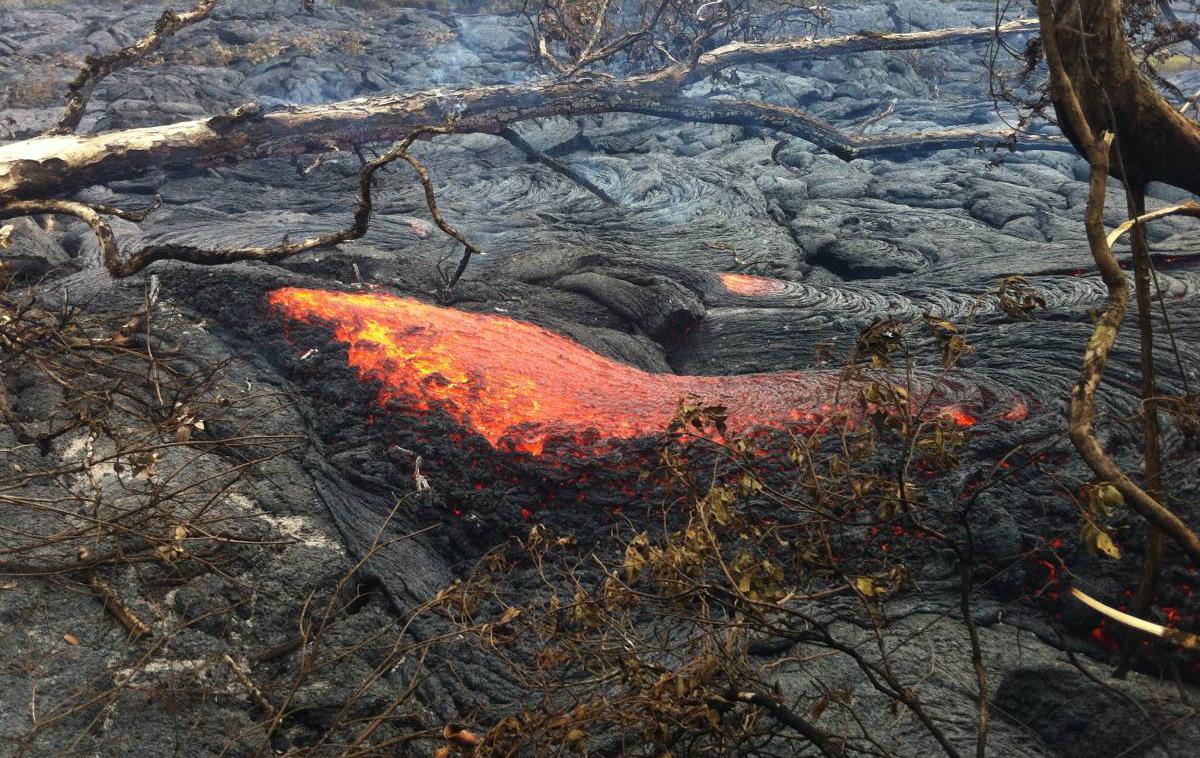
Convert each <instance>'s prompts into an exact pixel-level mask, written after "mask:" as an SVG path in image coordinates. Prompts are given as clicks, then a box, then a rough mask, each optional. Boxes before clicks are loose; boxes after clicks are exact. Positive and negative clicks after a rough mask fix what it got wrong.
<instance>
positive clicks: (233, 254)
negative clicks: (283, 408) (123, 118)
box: [0, 125, 480, 287]
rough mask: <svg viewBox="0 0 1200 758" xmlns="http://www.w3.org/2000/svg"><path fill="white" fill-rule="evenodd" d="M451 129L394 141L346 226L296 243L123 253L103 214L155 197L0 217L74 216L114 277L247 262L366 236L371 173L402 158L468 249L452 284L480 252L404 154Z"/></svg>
mask: <svg viewBox="0 0 1200 758" xmlns="http://www.w3.org/2000/svg"><path fill="white" fill-rule="evenodd" d="M453 128H454V127H453V126H452V125H449V126H440V127H431V126H425V127H420V128H418V129H415V130H414V131H412V132H411V133H410V134H409V135H408V136H407V137H405V138H404V139H402V140H400V141H399V142H397V143H396V144H395V145H393V146H392V147H391V148H390V149H389V150H388V151H387V152H385V153H384V154H382V155H380V156H379V157H378V158H375V159H374V160H371V161H368V162H367V163H366V164H365V165H364V166H363V168H362V170H361V171H360V172H359V187H358V200H357V206H356V209H355V212H354V220H353V222H352V223H351V224H350V226H348V227H347V228H345V229H340V230H338V231H334V232H329V233H327V234H321V235H317V236H314V237H308V238H306V239H303V240H300V241H297V242H291V241H289V240H288V239H287V238H286V237H285V238H284V240H283V241H282V242H280V243H279V244H278V245H270V246H251V247H240V248H229V249H224V250H209V249H204V248H197V247H191V246H185V245H155V246H151V247H145V248H142V249H141V250H138V251H136V252H134V253H131V254H129V255H128V256H123V255H122V253H121V251H120V249H119V247H118V245H117V239H116V236H115V235H114V234H113V232H112V227H111V226H109V224H108V222H107V221H105V220H104V216H116V217H118V218H122V219H126V220H128V221H135V222H138V221H142V220H144V219H145V218H146V216H148V215H149V213H150V212H152V211H153V210H154V209H155V208H157V207H158V206H159V203H160V202H161V200H159V199H157V198H156V200H155V204H154V205H153V206H151V207H150V208H147V209H145V210H142V211H136V212H134V211H125V210H122V209H119V208H113V207H111V206H106V205H88V204H86V203H80V202H76V201H73V200H14V201H11V202H8V203H0V220H2V219H7V218H17V217H20V216H32V215H38V214H55V215H65V216H74V217H75V218H78V219H79V220H81V221H83V222H84V223H85V224H87V225H88V227H89V228H91V230H92V233H93V234H94V235H95V237H96V241H97V244H98V245H99V247H100V256H101V262H102V263H103V264H104V267H105V268H106V269H107V270H108V271H109V273H110V274H112V275H113V276H115V277H124V276H129V275H131V274H134V273H137V272H138V271H141V270H142V269H144V268H145V267H146V266H149V265H150V264H151V263H154V262H155V261H160V260H178V261H185V262H187V263H195V264H198V265H218V264H222V263H232V262H234V261H245V260H257V261H265V262H274V261H278V260H282V259H284V258H288V257H291V256H293V255H297V254H298V253H303V252H307V251H309V250H315V249H318V248H324V247H330V246H332V245H336V244H339V243H342V242H348V241H350V240H355V239H358V238H360V237H362V236H363V235H364V234H366V233H367V229H368V227H369V226H370V222H371V214H372V212H373V210H374V205H373V202H372V185H373V180H374V177H375V173H376V172H377V171H378V170H379V169H381V168H383V167H384V166H386V165H388V164H389V163H392V162H393V161H395V160H397V159H401V158H402V159H404V160H405V161H407V162H408V163H409V165H411V166H412V167H413V168H414V169H415V170H416V171H417V174H418V176H419V177H420V179H421V184H422V186H423V187H424V188H425V199H426V203H427V204H428V205H429V211H430V213H431V214H432V216H433V219H434V222H435V223H437V225H438V228H440V229H441V230H442V231H443V232H445V233H446V234H447V235H449V236H450V237H453V238H454V239H455V240H457V241H458V242H460V243H462V245H463V247H464V248H465V249H466V251H465V252H464V254H463V258H462V260H461V261H460V263H459V266H458V269H457V270H456V272H455V274H454V276H452V277H450V278H449V279H448V280H447V286H448V287H453V286H454V284H455V283H456V282H457V281H458V279H459V278H460V277H461V276H462V272H463V271H464V270H465V269H466V265H467V262H468V261H469V260H470V258H471V256H472V255H475V254H480V251H479V249H478V248H477V247H475V246H474V245H472V244H471V243H470V242H468V241H467V240H466V239H465V238H464V237H463V235H462V234H460V233H459V232H458V231H457V230H456V229H454V227H452V226H450V225H449V224H447V223H446V222H445V221H444V220H443V219H442V217H441V213H440V212H439V211H438V207H437V202H436V201H435V199H434V196H433V186H432V184H431V183H430V180H429V173H428V172H427V171H426V170H425V168H424V166H422V165H421V164H420V163H419V162H417V161H416V159H414V158H412V156H410V155H408V149H409V148H410V147H412V144H413V143H414V142H415V141H416V140H417V139H419V138H420V137H423V136H430V135H435V134H448V133H450V132H451V131H453Z"/></svg>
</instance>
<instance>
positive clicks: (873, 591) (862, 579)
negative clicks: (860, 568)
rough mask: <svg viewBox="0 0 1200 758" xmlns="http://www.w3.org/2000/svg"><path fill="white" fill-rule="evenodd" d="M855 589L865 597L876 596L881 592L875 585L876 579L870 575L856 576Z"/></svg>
mask: <svg viewBox="0 0 1200 758" xmlns="http://www.w3.org/2000/svg"><path fill="white" fill-rule="evenodd" d="M854 589H856V590H858V594H860V595H862V596H863V597H875V596H876V595H877V594H879V588H878V587H877V586H875V580H874V579H872V578H871V577H869V576H859V577H855V579H854Z"/></svg>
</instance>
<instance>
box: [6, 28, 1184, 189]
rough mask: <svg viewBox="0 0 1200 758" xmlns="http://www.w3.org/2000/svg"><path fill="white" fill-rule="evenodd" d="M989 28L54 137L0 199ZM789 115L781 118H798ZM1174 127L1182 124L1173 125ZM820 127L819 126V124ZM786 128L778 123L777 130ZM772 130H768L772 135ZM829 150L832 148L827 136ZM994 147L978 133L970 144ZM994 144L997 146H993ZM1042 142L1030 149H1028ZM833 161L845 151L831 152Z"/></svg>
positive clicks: (577, 104)
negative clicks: (621, 75) (620, 74)
mask: <svg viewBox="0 0 1200 758" xmlns="http://www.w3.org/2000/svg"><path fill="white" fill-rule="evenodd" d="M1032 28H1033V24H1032V23H1031V22H1029V21H1015V22H1012V23H1010V24H1006V25H1003V26H1001V27H1000V29H999V33H1000V34H1016V33H1026V32H1029V31H1031V30H1032ZM996 33H997V30H995V29H975V28H972V29H944V30H939V31H936V32H918V33H912V34H881V35H873V34H859V35H852V36H849V37H836V38H831V39H822V40H796V41H792V42H786V43H772V44H746V43H737V44H732V45H726V46H724V47H721V48H718V49H716V50H713V51H710V52H708V53H705V54H703V55H701V56H700V57H699V59H698V61H697V62H696V65H694V66H689V65H687V64H679V65H675V66H671V67H668V68H665V69H663V70H661V71H656V72H654V73H651V74H645V75H640V76H632V77H629V78H626V79H610V78H605V77H591V78H588V77H577V78H573V79H568V80H566V81H558V82H549V83H545V82H537V83H528V84H519V85H500V86H489V87H473V88H467V89H462V90H453V91H447V90H430V91H424V92H417V93H412V94H409V95H384V96H378V97H369V98H356V99H353V100H346V101H342V102H337V103H329V104H326V105H319V106H304V107H292V108H286V109H282V110H277V111H272V112H268V113H264V112H262V111H261V110H260V109H258V108H257V107H254V106H243V107H242V108H238V109H235V110H234V111H232V112H230V113H229V114H226V115H222V116H216V117H212V118H208V119H200V120H194V121H185V122H181V123H177V124H171V125H167V126H156V127H146V128H140V129H129V130H124V131H116V132H107V133H102V134H94V135H55V136H44V137H38V138H34V139H30V140H26V141H23V142H16V143H11V144H8V145H4V146H0V198H4V199H11V200H17V199H26V198H45V197H55V196H62V195H64V194H67V193H70V192H72V191H75V190H78V189H81V188H83V187H86V186H90V185H92V184H98V183H103V182H108V181H112V180H115V179H122V178H129V177H133V176H137V175H139V174H141V173H143V172H145V171H148V170H151V169H157V168H163V167H195V166H203V165H209V164H212V163H216V162H218V161H221V162H226V163H227V162H231V161H245V160H252V159H255V158H263V157H267V156H271V155H296V154H302V153H311V152H326V151H328V150H329V149H330V144H331V143H333V144H337V145H339V146H351V145H361V144H365V143H370V142H387V141H391V140H394V139H398V138H400V137H402V136H403V135H405V134H408V133H409V132H410V131H412V130H413V129H415V128H418V127H420V126H421V125H422V124H429V123H440V122H443V121H446V120H447V117H448V116H453V117H454V119H455V131H457V132H487V133H492V134H498V133H499V132H500V131H501V130H502V129H503V128H504V127H505V126H508V125H509V124H513V123H517V122H520V121H525V120H529V119H535V118H544V117H549V116H569V115H581V114H598V113H613V112H626V113H630V112H632V113H656V114H657V115H662V116H664V117H666V118H676V119H688V118H692V117H694V116H696V115H697V114H699V113H703V112H704V111H703V110H699V111H696V112H678V111H677V110H676V109H675V108H672V107H668V106H665V105H664V101H670V100H672V99H675V98H677V96H678V93H679V90H680V88H681V87H683V86H684V85H686V84H688V83H689V82H692V81H696V80H698V79H701V78H703V77H704V76H707V75H710V74H712V73H714V72H716V71H718V70H721V69H723V68H728V67H729V66H734V65H741V64H748V63H775V62H787V61H796V60H805V59H817V58H827V57H830V56H833V55H837V54H841V53H853V52H861V51H867V50H910V49H915V48H921V47H929V46H932V45H944V44H964V43H971V42H980V41H984V40H987V39H991V38H992V36H993V35H994V34H996ZM697 102H707V103H708V106H707V107H708V108H709V111H708V112H709V113H710V114H712V115H710V117H709V118H707V119H705V120H709V121H714V122H715V121H721V119H720V118H719V117H718V115H716V114H719V112H720V111H721V110H722V109H728V108H729V107H730V106H728V105H727V104H722V103H720V102H719V101H697ZM748 108H749V110H750V111H752V112H757V113H758V114H759V117H760V118H762V119H764V120H766V121H770V122H773V123H776V124H779V123H782V122H783V121H785V120H786V119H785V118H784V113H783V111H777V110H773V109H774V108H777V106H769V105H767V104H761V105H752V106H748ZM745 110H746V109H742V111H743V112H740V113H735V114H730V115H728V116H726V118H729V119H731V121H730V122H731V123H747V122H749V120H748V116H747V114H746V113H745ZM784 110H789V112H790V113H791V114H795V113H800V112H799V111H795V110H790V109H784ZM1180 118H1181V119H1182V117H1180ZM822 123H823V122H822ZM784 125H786V124H784ZM774 128H778V126H775V127H774ZM793 129H794V131H797V132H799V131H807V132H811V133H813V134H815V135H820V132H821V127H818V126H815V125H814V124H813V123H812V122H808V121H805V122H804V123H801V124H798V125H796V126H795V127H793ZM946 139H947V138H946V135H945V134H942V135H934V136H933V137H931V139H930V140H928V141H927V142H925V143H924V144H925V145H926V149H940V148H941V147H943V146H947V145H953V146H963V144H964V142H969V141H970V138H968V137H966V136H965V134H958V135H957V136H956V138H955V141H951V142H947V141H944V140H946ZM824 140H825V142H827V143H829V144H834V145H838V144H841V142H842V141H840V140H837V139H833V138H832V136H828V137H825V138H824ZM992 140H993V136H992V135H987V136H985V137H983V138H982V139H981V140H977V141H976V142H975V143H973V144H977V143H978V141H983V142H985V143H987V142H990V141H992ZM997 141H998V139H997ZM917 144H918V140H917V138H916V137H915V136H914V137H912V138H907V141H906V142H905V144H904V145H902V146H894V145H889V144H884V143H882V142H881V143H877V144H873V145H872V146H870V149H868V148H866V147H864V148H863V149H860V150H858V152H854V151H853V150H851V151H850V154H853V155H854V156H855V157H862V156H865V155H883V154H887V153H889V152H891V153H905V152H910V151H911V150H912V149H913V147H914V146H915V145H917ZM1045 144H1052V143H1048V142H1040V141H1039V142H1038V143H1037V145H1038V146H1042V145H1045ZM851 146H852V147H853V144H852V145H851ZM842 152H843V154H846V153H847V150H845V149H843V150H842Z"/></svg>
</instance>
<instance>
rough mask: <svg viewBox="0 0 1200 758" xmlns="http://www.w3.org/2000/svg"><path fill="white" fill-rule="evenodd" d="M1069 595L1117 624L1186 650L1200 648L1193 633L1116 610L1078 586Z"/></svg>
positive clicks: (1198, 639)
mask: <svg viewBox="0 0 1200 758" xmlns="http://www.w3.org/2000/svg"><path fill="white" fill-rule="evenodd" d="M1071 595H1072V596H1074V597H1075V599H1076V600H1078V601H1079V602H1081V603H1083V604H1084V605H1086V606H1088V607H1089V608H1091V609H1092V610H1094V611H1096V612H1098V613H1100V614H1102V615H1104V616H1107V617H1108V618H1110V619H1112V620H1113V621H1116V622H1117V623H1118V624H1124V625H1125V626H1127V627H1129V628H1130V629H1136V630H1138V631H1139V632H1145V633H1146V634H1152V635H1154V636H1155V637H1161V638H1162V639H1164V640H1167V641H1168V642H1173V643H1175V644H1176V645H1179V646H1180V647H1182V648H1185V649H1187V650H1200V637H1198V636H1196V635H1194V634H1190V633H1188V632H1185V631H1182V630H1179V629H1170V628H1168V627H1165V626H1163V625H1162V624H1155V623H1154V622H1152V621H1146V620H1145V619H1140V618H1138V617H1137V616H1130V615H1129V614H1128V613H1124V612H1122V611H1118V610H1117V609H1116V608H1113V607H1112V606H1108V605H1105V604H1104V603H1101V602H1100V601H1099V600H1097V599H1095V598H1094V597H1091V596H1090V595H1088V594H1087V593H1085V592H1084V591H1083V590H1081V589H1079V588H1078V587H1072V588H1071Z"/></svg>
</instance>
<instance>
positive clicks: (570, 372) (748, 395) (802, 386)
mask: <svg viewBox="0 0 1200 758" xmlns="http://www.w3.org/2000/svg"><path fill="white" fill-rule="evenodd" d="M268 301H269V302H270V304H271V305H272V306H273V307H275V308H277V309H278V310H279V311H281V312H282V313H283V314H285V315H286V316H287V317H289V318H290V319H293V320H296V321H300V322H304V323H323V324H327V325H329V326H330V327H332V328H333V336H334V339H336V340H337V341H338V342H344V343H346V344H347V345H348V347H349V351H348V360H349V363H350V366H352V367H353V368H354V369H356V370H357V371H358V375H359V376H360V377H361V378H363V379H368V380H375V381H378V382H379V383H380V384H381V388H380V390H379V401H380V403H381V404H382V405H388V406H390V407H391V408H392V409H393V410H408V411H414V412H421V411H429V410H440V411H442V412H443V413H445V414H447V415H448V416H450V417H451V418H452V419H454V420H455V421H456V422H457V423H459V424H460V425H462V426H463V427H464V428H467V429H471V430H473V431H475V432H477V433H478V434H479V435H480V436H482V437H483V438H484V439H486V440H487V441H488V442H489V443H490V444H491V445H492V446H493V447H497V448H504V449H508V450H520V451H523V452H526V453H530V454H532V455H541V454H542V453H543V451H547V450H546V448H547V443H548V442H550V441H551V440H565V441H568V442H570V443H571V446H572V447H573V448H574V449H575V450H578V451H581V452H585V451H588V450H595V449H596V448H598V447H601V446H603V445H605V444H607V442H608V441H610V440H624V439H631V438H635V437H649V436H653V435H656V434H659V433H661V432H662V431H663V429H664V428H665V427H666V426H667V424H668V422H669V421H670V418H671V416H672V414H673V413H674V412H675V409H676V407H677V404H678V402H679V399H680V398H681V397H685V396H695V397H697V398H698V399H699V400H700V401H701V402H703V403H705V404H713V405H722V406H725V407H727V408H728V409H729V418H728V429H729V431H730V432H731V433H738V432H743V431H746V430H748V429H752V428H755V427H769V428H775V429H784V428H786V429H790V430H796V431H803V430H805V429H809V430H811V429H813V428H815V427H816V426H818V425H819V424H820V423H821V422H822V421H823V420H824V419H825V417H827V416H829V415H830V414H831V413H833V412H834V408H832V407H831V405H830V404H829V403H828V402H822V399H823V398H828V397H832V396H833V382H834V381H835V380H834V379H833V378H831V377H826V376H818V375H810V374H804V373H799V372H778V373H768V374H743V375H739V376H720V377H715V376H677V375H673V374H650V373H646V372H644V371H639V370H638V369H635V368H632V367H630V366H627V365H625V364H622V363H618V362H617V361H614V360H611V359H609V358H605V357H604V356H601V355H598V354H596V353H594V352H592V351H590V350H588V349H586V348H584V347H583V346H581V345H579V344H578V343H576V342H573V341H571V340H569V339H567V338H565V337H562V336H559V335H557V334H554V333H552V332H549V331H547V330H545V329H542V328H541V327H538V326H534V325H533V324H529V323H525V322H522V321H516V320H514V319H511V318H506V317H503V316H496V315H490V314H488V315H483V314H478V313H468V312H466V311H460V310H454V309H451V308H440V307H436V306H431V305H427V304H425V303H421V302H418V301H416V300H410V299H406V298H401V297H395V296H392V295H384V294H378V293H372V294H358V293H344V292H328V291H321V290H305V289H293V288H287V289H280V290H275V291H273V292H271V293H270V295H269V296H268ZM552 448H553V449H552V450H550V451H547V452H559V451H560V450H559V447H558V446H557V445H554V446H552Z"/></svg>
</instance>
